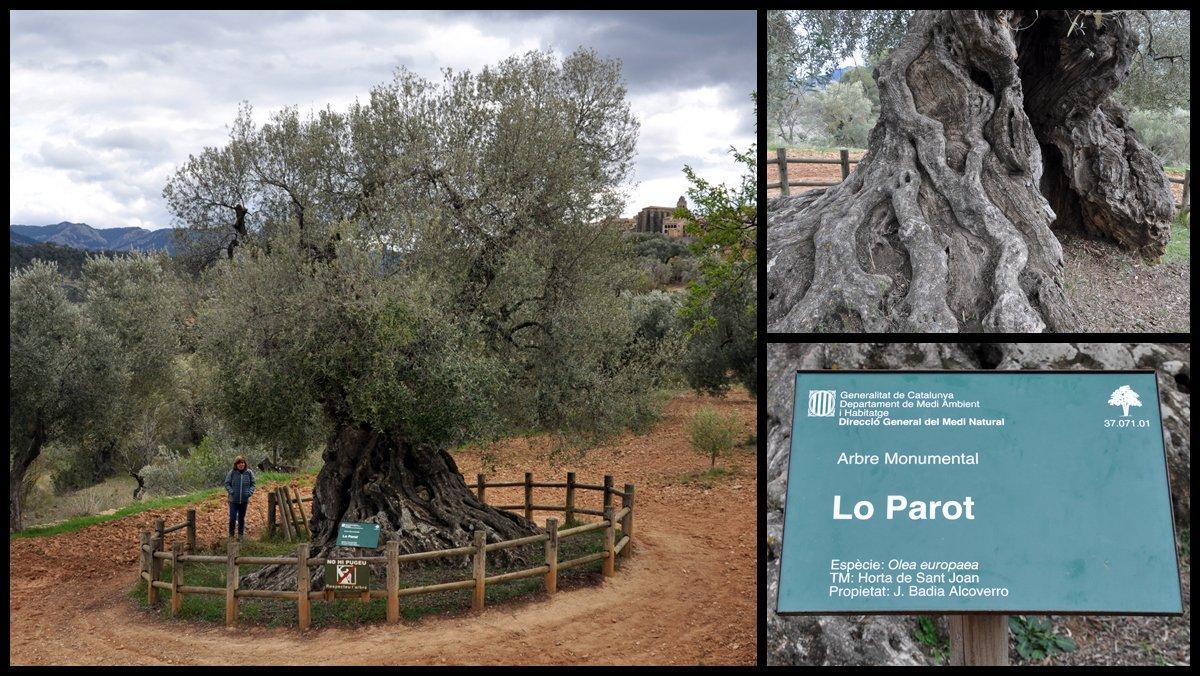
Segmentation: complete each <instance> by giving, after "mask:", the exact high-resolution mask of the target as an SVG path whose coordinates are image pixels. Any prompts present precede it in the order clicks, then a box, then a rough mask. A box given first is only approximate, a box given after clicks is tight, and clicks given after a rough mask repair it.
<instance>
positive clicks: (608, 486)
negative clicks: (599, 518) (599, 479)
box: [604, 474, 613, 518]
mask: <svg viewBox="0 0 1200 676" xmlns="http://www.w3.org/2000/svg"><path fill="white" fill-rule="evenodd" d="M612 487H613V479H612V475H611V474H605V475H604V509H605V511H607V510H608V508H609V507H612V503H613V501H612V499H613V494H612ZM605 518H608V517H605Z"/></svg>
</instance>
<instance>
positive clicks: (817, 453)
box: [777, 371, 1182, 615]
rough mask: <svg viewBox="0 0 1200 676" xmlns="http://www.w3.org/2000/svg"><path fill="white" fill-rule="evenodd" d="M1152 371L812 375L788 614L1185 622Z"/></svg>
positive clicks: (798, 448)
mask: <svg viewBox="0 0 1200 676" xmlns="http://www.w3.org/2000/svg"><path fill="white" fill-rule="evenodd" d="M1162 434H1163V432H1162V422H1161V416H1160V413H1159V406H1158V385H1157V381H1156V380H1155V376H1154V373H1153V372H1152V371H1120V372H1116V371H1103V372H1101V371H1063V372H1058V371H1056V372H1030V371H966V372H953V371H936V372H930V371H897V372H890V371H858V372H852V371H802V372H799V373H798V374H797V375H796V393H795V408H794V409H793V420H792V448H791V457H790V460H789V466H788V486H787V504H786V506H785V520H784V530H783V550H782V561H781V563H780V566H781V567H780V573H779V591H778V596H777V609H778V612H779V613H781V614H789V613H795V614H835V613H912V612H937V613H956V612H957V613H981V612H983V613H986V612H999V613H1009V614H1020V613H1050V612H1053V613H1056V614H1067V613H1088V614H1164V615H1165V614H1178V613H1181V612H1182V599H1181V595H1180V587H1179V570H1178V561H1177V558H1176V551H1175V534H1174V527H1173V521H1172V515H1171V500H1170V495H1169V492H1168V483H1167V468H1166V459H1165V455H1164V450H1163V436H1162Z"/></svg>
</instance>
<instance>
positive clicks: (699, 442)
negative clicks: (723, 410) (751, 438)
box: [687, 408, 741, 467]
mask: <svg viewBox="0 0 1200 676" xmlns="http://www.w3.org/2000/svg"><path fill="white" fill-rule="evenodd" d="M687 430H688V434H690V435H691V437H692V448H695V449H696V450H697V451H698V452H700V453H703V454H704V455H706V456H708V458H709V467H716V466H717V456H718V455H721V454H723V453H725V454H728V453H729V452H730V451H731V450H733V443H734V440H736V439H737V435H738V432H739V431H741V425H740V424H738V420H737V416H736V415H734V414H732V413H730V414H729V415H727V416H723V415H721V414H720V413H717V412H716V411H714V410H713V409H711V408H702V409H700V410H699V411H697V412H696V415H694V416H692V419H691V421H690V422H688V425H687Z"/></svg>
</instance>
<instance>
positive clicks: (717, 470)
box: [679, 465, 742, 488]
mask: <svg viewBox="0 0 1200 676" xmlns="http://www.w3.org/2000/svg"><path fill="white" fill-rule="evenodd" d="M741 476H742V471H741V468H740V467H738V466H737V465H731V466H729V467H709V468H708V469H705V470H703V471H701V470H696V471H693V472H688V473H686V474H684V475H682V476H680V477H679V481H680V482H681V483H683V484H684V485H686V486H700V487H702V488H712V487H713V486H716V485H717V484H718V483H720V482H721V481H723V480H728V479H734V478H738V477H741Z"/></svg>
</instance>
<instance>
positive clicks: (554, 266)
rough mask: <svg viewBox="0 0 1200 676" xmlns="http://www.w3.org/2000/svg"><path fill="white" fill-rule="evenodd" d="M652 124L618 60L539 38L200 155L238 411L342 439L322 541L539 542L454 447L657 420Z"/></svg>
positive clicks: (262, 433) (325, 491)
mask: <svg viewBox="0 0 1200 676" xmlns="http://www.w3.org/2000/svg"><path fill="white" fill-rule="evenodd" d="M636 135H637V123H636V121H635V120H634V119H633V117H632V116H631V115H630V112H629V105H628V103H626V101H625V90H624V87H623V85H622V84H621V78H620V72H619V67H618V65H617V64H616V63H614V62H609V61H604V60H601V59H598V58H597V57H596V56H595V55H594V54H593V53H591V52H588V51H578V52H576V53H574V54H572V55H570V56H568V57H566V58H564V59H562V60H561V61H559V60H557V59H555V58H554V57H552V56H550V55H548V54H543V53H530V54H527V55H525V56H522V57H516V58H511V59H508V60H506V61H504V62H502V63H500V64H499V65H498V66H496V67H492V68H485V69H483V70H482V71H481V72H479V73H450V72H447V73H446V76H445V79H444V80H443V81H441V82H430V81H426V80H423V79H421V78H418V77H416V76H415V75H412V74H411V73H407V72H405V71H400V72H399V73H398V74H397V76H396V78H395V80H394V81H393V82H391V83H389V84H385V85H382V86H379V87H376V88H375V89H374V90H373V91H372V92H371V95H370V97H369V100H368V101H367V102H363V103H357V104H355V105H353V106H351V107H350V109H349V111H348V112H346V113H335V112H332V111H329V110H326V111H322V112H320V113H319V114H318V115H316V116H315V117H312V118H309V119H307V120H301V119H300V118H299V117H298V115H297V113H296V111H294V110H286V111H284V112H282V113H280V114H278V115H276V116H274V117H273V118H272V119H271V120H270V121H269V122H268V123H267V124H265V125H263V126H262V127H258V128H256V127H254V126H253V124H252V123H250V122H249V120H248V118H247V117H246V114H245V111H243V115H242V116H241V117H240V118H239V122H238V123H237V124H236V125H235V128H234V132H233V135H232V137H231V139H230V143H229V145H228V146H226V147H224V148H221V149H207V150H205V151H204V152H203V153H202V154H201V155H199V156H197V157H193V158H191V159H190V160H189V161H188V162H187V163H186V164H185V165H184V166H183V167H181V168H180V169H179V171H178V173H177V174H176V175H175V177H174V178H173V179H172V180H171V182H170V184H169V185H168V186H167V188H166V190H165V193H166V194H167V197H168V200H169V202H170V203H171V205H172V208H173V209H174V210H175V213H176V215H177V217H178V218H179V219H180V220H181V221H182V222H183V223H184V224H186V225H187V226H188V227H189V228H191V229H194V230H196V231H197V232H201V233H209V235H206V236H212V237H215V238H216V239H215V240H214V241H216V242H218V243H219V244H221V245H222V246H221V248H220V250H219V251H220V255H219V256H218V257H217V258H218V259H219V260H217V261H216V262H215V264H213V265H212V267H211V268H210V269H209V270H208V271H207V272H206V274H205V277H204V283H205V284H207V285H210V287H211V297H210V299H209V301H208V302H206V303H205V304H204V306H203V309H202V311H201V314H200V317H199V319H198V327H199V332H200V354H201V355H202V356H203V358H204V359H205V360H206V361H207V362H208V363H210V364H211V365H212V366H213V369H212V371H213V372H214V373H215V374H216V376H217V378H218V382H217V389H218V391H219V392H220V396H219V406H220V408H221V412H222V415H223V416H225V417H226V418H227V419H228V420H229V421H231V422H232V423H233V424H234V426H235V428H236V429H237V430H238V431H239V432H240V433H241V434H244V435H250V436H253V437H255V438H257V439H259V440H262V441H270V440H272V439H276V438H277V437H278V434H279V433H280V430H284V429H298V428H302V427H305V426H312V427H314V428H315V429H321V430H324V431H325V433H326V435H327V439H328V442H327V445H326V449H325V452H324V455H323V457H324V465H323V467H322V469H321V470H320V473H319V474H318V476H317V479H316V485H315V487H314V501H313V506H312V516H311V520H310V526H311V531H312V534H313V544H314V547H316V548H317V549H318V550H321V549H326V548H328V547H330V546H331V545H332V544H333V541H334V539H335V535H336V530H337V524H338V522H339V521H368V522H374V523H378V524H380V526H381V530H382V532H383V535H384V537H385V538H386V539H391V538H395V539H398V540H399V541H400V543H401V549H402V551H422V550H428V549H433V548H440V547H448V546H459V545H463V544H466V543H468V542H469V541H470V538H471V532H472V531H474V530H483V531H484V532H486V533H487V537H488V540H489V541H496V540H500V539H507V538H511V537H516V536H520V535H525V534H529V533H531V532H534V531H535V530H536V526H535V525H534V524H532V523H530V522H527V521H526V520H524V519H523V518H520V517H518V516H515V515H512V514H509V513H507V512H503V511H499V510H496V509H493V508H491V507H488V506H487V505H485V504H482V503H480V502H479V501H478V500H477V499H476V497H475V495H474V494H473V493H472V492H471V491H470V490H469V489H467V487H466V484H465V482H464V480H463V478H462V476H461V475H460V473H459V471H458V468H457V466H456V465H455V462H454V459H453V458H452V457H451V456H450V454H449V453H448V449H450V448H452V447H453V446H454V445H456V444H459V443H462V442H464V441H467V440H472V439H480V438H487V437H488V435H495V434H498V433H503V432H505V431H511V430H515V429H564V428H565V429H585V430H588V429H590V430H594V431H599V432H603V431H612V430H614V429H616V428H618V427H620V426H625V425H628V424H629V423H630V422H631V421H634V420H636V419H637V418H638V417H639V416H644V415H645V413H646V410H647V408H648V401H649V396H648V395H649V392H648V389H649V388H648V387H647V383H650V382H652V377H653V374H651V373H647V369H645V368H642V365H643V364H644V363H645V361H644V359H643V352H644V351H643V350H639V349H638V337H637V336H636V333H635V331H634V326H633V322H632V321H631V319H630V308H629V303H628V301H627V299H626V298H625V297H623V295H622V293H621V291H622V289H623V288H625V287H626V286H627V285H628V284H629V283H630V282H631V281H632V279H633V276H632V272H633V271H632V269H631V268H630V266H629V264H628V262H627V261H625V260H624V259H623V256H622V252H623V251H624V247H623V246H622V245H621V242H620V233H619V232H617V231H616V230H615V228H614V227H613V226H612V225H611V222H612V220H611V219H612V217H614V216H616V215H617V213H618V212H619V208H620V206H621V203H622V199H621V194H620V191H619V186H620V185H621V184H622V182H623V181H624V180H625V178H626V177H627V176H628V173H629V169H630V166H631V160H632V155H633V151H634V147H635V142H636ZM213 251H217V249H213ZM277 580H278V581H279V583H280V584H286V583H287V582H286V580H287V576H286V574H283V573H280V572H279V571H278V570H275V569H264V571H263V572H262V573H260V574H259V575H257V576H256V578H255V579H254V580H252V581H251V583H252V584H262V585H271V584H274V583H275V581H277ZM318 584H320V583H319V582H318Z"/></svg>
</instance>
